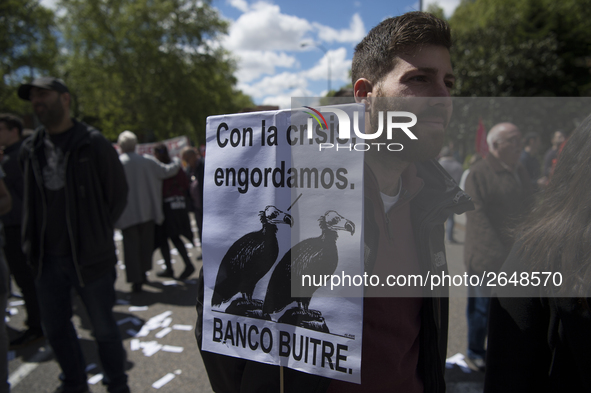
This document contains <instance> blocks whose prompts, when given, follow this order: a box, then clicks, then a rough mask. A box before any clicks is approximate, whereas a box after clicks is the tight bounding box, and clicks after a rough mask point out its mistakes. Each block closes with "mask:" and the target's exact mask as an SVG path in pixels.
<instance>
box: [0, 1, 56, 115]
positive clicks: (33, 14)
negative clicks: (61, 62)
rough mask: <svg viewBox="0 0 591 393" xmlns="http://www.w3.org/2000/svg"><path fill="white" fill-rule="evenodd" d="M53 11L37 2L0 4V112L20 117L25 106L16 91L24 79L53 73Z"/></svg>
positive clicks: (54, 44) (54, 35)
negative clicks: (15, 114)
mask: <svg viewBox="0 0 591 393" xmlns="http://www.w3.org/2000/svg"><path fill="white" fill-rule="evenodd" d="M55 33H56V28H55V23H54V13H53V11H51V10H49V9H47V8H45V7H43V6H42V5H40V2H39V0H3V1H1V2H0V75H2V78H1V79H0V110H1V111H6V112H16V113H19V114H22V113H24V112H26V111H28V110H29V106H28V105H27V104H26V103H25V102H23V101H21V100H19V99H18V98H17V96H16V89H17V88H18V86H19V85H20V83H21V82H22V79H23V77H24V76H31V77H32V76H33V75H35V76H37V75H39V74H46V73H50V72H53V71H54V70H55V65H56V59H57V54H58V46H57V39H56V34H55Z"/></svg>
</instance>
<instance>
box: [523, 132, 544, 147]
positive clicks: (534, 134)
mask: <svg viewBox="0 0 591 393" xmlns="http://www.w3.org/2000/svg"><path fill="white" fill-rule="evenodd" d="M539 138H540V136H539V135H538V133H537V132H528V133H527V134H525V136H524V137H523V144H524V145H525V146H528V145H529V144H530V142H531V141H532V140H536V139H539Z"/></svg>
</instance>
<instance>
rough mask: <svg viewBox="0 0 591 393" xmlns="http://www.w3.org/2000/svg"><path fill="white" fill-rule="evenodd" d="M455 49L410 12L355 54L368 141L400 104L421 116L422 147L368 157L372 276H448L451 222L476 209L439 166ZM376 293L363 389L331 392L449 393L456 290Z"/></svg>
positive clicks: (436, 27)
mask: <svg viewBox="0 0 591 393" xmlns="http://www.w3.org/2000/svg"><path fill="white" fill-rule="evenodd" d="M450 47H451V37H450V31H449V26H448V25H447V24H446V23H445V22H444V21H442V20H440V19H437V18H436V17H434V16H432V15H430V14H428V13H422V12H410V13H407V14H404V15H402V16H399V17H396V18H392V19H387V20H385V21H383V22H382V23H380V24H379V25H378V26H376V27H375V28H374V29H372V30H371V31H370V32H369V34H368V36H367V37H366V38H365V39H364V40H363V41H362V42H361V43H360V44H359V45H357V47H356V48H355V55H354V57H353V67H352V78H353V86H354V93H355V99H356V100H357V102H365V103H366V111H369V112H370V114H369V115H368V116H366V124H365V127H366V133H370V132H376V129H379V128H380V127H379V126H378V125H379V123H380V119H379V118H378V116H380V115H381V113H386V110H387V109H390V110H391V108H392V106H393V105H396V103H398V105H399V103H400V101H404V105H405V106H406V109H408V110H410V111H411V112H412V113H414V114H415V115H416V116H417V118H418V122H417V125H416V127H413V128H412V129H413V132H414V134H415V135H416V137H417V139H416V140H410V139H409V138H408V137H407V136H405V135H403V134H402V132H399V133H398V135H397V134H396V132H394V133H393V135H392V139H393V140H394V141H395V142H400V143H402V144H403V145H404V149H402V150H401V151H398V152H390V151H384V150H382V151H378V150H375V149H374V150H369V151H367V152H366V155H365V163H366V172H365V185H364V187H365V194H364V197H365V218H364V220H365V247H366V250H370V251H369V252H367V251H366V258H365V271H366V273H367V274H376V275H378V276H380V277H386V276H387V275H389V274H391V273H393V272H395V273H397V274H400V273H403V274H405V275H409V274H420V275H423V276H425V275H427V273H428V272H430V274H440V273H441V272H445V271H447V266H446V262H445V246H444V227H443V224H444V222H445V219H446V217H447V216H448V215H449V213H450V212H453V213H456V214H457V213H460V212H463V211H465V210H468V209H470V208H471V202H470V201H469V197H468V196H467V195H466V194H464V193H463V192H462V191H461V190H460V189H459V188H458V186H457V185H456V184H455V182H454V181H453V180H452V179H451V178H450V177H449V175H448V174H447V173H446V172H445V170H444V169H442V168H441V166H440V165H439V164H438V163H437V162H436V161H435V160H434V157H435V156H436V155H437V154H438V152H439V150H440V149H441V146H442V144H443V140H444V134H445V128H446V127H447V125H448V123H449V120H450V117H451V112H452V106H451V98H450V91H451V89H452V88H453V85H454V81H455V78H454V76H453V71H452V67H451V61H450V54H449V48H450ZM392 97H400V98H402V99H403V100H401V99H392ZM380 111H381V113H380ZM384 123H385V122H384ZM372 289H374V288H368V289H367V290H366V293H365V295H366V297H365V299H364V304H363V308H364V309H363V314H364V315H363V341H362V342H363V356H362V364H361V385H354V384H350V383H346V382H342V381H336V380H335V381H332V382H331V384H330V386H329V389H328V391H329V392H362V391H363V392H369V391H371V392H378V391H379V392H382V391H391V392H406V393H410V392H417V393H418V392H440V391H445V381H444V378H443V374H444V369H445V357H446V347H447V327H448V299H447V298H446V295H447V291H446V290H443V289H442V291H441V292H435V293H430V294H429V297H423V298H421V296H422V295H423V292H422V291H421V289H420V288H414V289H409V290H408V291H403V292H402V293H399V294H398V295H393V293H391V292H386V291H380V290H377V291H373V292H372ZM380 289H381V288H380ZM407 289H408V287H407ZM413 291H414V293H413ZM415 294H416V296H414V295H415Z"/></svg>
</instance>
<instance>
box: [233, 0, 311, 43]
mask: <svg viewBox="0 0 591 393" xmlns="http://www.w3.org/2000/svg"><path fill="white" fill-rule="evenodd" d="M311 30H312V25H311V24H310V23H309V22H308V21H307V20H305V19H302V18H298V17H297V16H292V15H286V14H282V13H281V10H280V8H279V6H277V5H274V4H268V3H263V2H258V3H255V4H253V5H252V6H251V7H250V8H249V10H248V12H245V13H244V14H242V15H241V16H240V17H239V18H238V19H237V20H236V21H235V22H234V23H232V25H231V26H230V31H229V36H228V37H227V39H226V40H225V46H226V48H228V49H229V50H298V49H299V48H300V42H301V41H302V40H303V39H304V38H305V35H306V33H308V32H309V31H311Z"/></svg>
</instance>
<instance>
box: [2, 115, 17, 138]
mask: <svg viewBox="0 0 591 393" xmlns="http://www.w3.org/2000/svg"><path fill="white" fill-rule="evenodd" d="M0 122H4V123H6V126H7V127H8V129H10V130H12V129H13V128H16V129H18V136H19V137H20V136H22V135H23V121H22V120H21V118H20V117H18V116H16V115H12V114H10V113H0Z"/></svg>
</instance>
